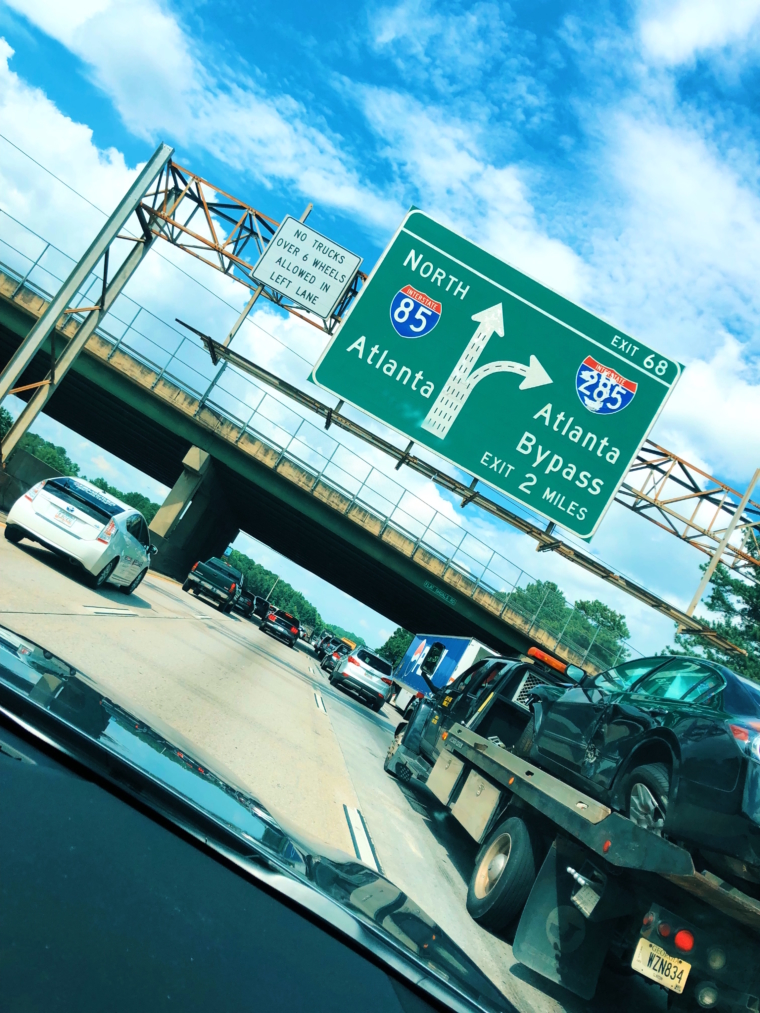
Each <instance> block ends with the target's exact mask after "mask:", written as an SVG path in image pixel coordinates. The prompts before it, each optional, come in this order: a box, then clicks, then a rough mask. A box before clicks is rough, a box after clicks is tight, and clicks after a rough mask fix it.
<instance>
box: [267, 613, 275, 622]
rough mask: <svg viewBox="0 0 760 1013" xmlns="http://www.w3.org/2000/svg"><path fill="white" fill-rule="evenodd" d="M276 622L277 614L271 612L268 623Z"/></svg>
mask: <svg viewBox="0 0 760 1013" xmlns="http://www.w3.org/2000/svg"><path fill="white" fill-rule="evenodd" d="M274 620H275V614H274V612H270V613H269V615H268V616H267V622H272V623H273V622H274Z"/></svg>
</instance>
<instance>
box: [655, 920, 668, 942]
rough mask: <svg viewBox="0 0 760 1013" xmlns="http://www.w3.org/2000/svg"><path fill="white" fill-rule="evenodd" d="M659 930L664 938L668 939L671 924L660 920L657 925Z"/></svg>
mask: <svg viewBox="0 0 760 1013" xmlns="http://www.w3.org/2000/svg"><path fill="white" fill-rule="evenodd" d="M657 931H658V932H659V933H660V935H661V936H662V938H663V939H667V938H668V936H669V935H670V925H668V923H667V922H660V924H659V925H658V926H657Z"/></svg>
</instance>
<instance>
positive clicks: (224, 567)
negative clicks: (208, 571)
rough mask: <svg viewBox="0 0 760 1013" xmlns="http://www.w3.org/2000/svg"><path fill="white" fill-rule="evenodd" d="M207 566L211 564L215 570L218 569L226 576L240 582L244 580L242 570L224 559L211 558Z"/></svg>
mask: <svg viewBox="0 0 760 1013" xmlns="http://www.w3.org/2000/svg"><path fill="white" fill-rule="evenodd" d="M206 566H210V567H211V568H212V569H214V570H218V571H219V573H221V574H222V575H223V576H225V577H229V578H230V580H234V581H235V582H236V583H238V584H240V583H242V580H243V575H242V573H241V572H240V570H236V569H235V568H234V567H233V566H230V565H229V564H228V563H225V562H224V560H222V559H209V560H208V562H207V563H206Z"/></svg>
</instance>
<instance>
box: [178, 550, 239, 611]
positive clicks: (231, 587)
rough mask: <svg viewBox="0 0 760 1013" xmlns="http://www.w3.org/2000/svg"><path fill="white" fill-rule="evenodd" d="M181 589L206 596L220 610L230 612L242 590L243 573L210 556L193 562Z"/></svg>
mask: <svg viewBox="0 0 760 1013" xmlns="http://www.w3.org/2000/svg"><path fill="white" fill-rule="evenodd" d="M182 590H183V591H192V592H193V594H196V595H198V597H200V598H208V599H209V600H210V601H212V602H214V604H215V605H217V607H218V608H219V611H220V612H231V611H232V609H233V606H234V605H235V602H236V601H237V599H238V598H239V597H240V594H241V593H242V590H243V574H242V573H241V572H240V570H236V569H235V567H234V566H230V565H229V564H228V563H225V561H224V560H223V559H219V558H218V557H217V556H212V557H211V559H207V560H206V562H205V563H202V562H200V561H198V562H197V563H195V565H194V566H193V568H192V570H191V571H190V573H188V575H187V578H186V579H185V583H184V584H183V585H182Z"/></svg>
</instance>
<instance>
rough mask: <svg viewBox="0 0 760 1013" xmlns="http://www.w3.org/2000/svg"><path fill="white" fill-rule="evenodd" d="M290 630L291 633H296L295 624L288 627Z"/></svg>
mask: <svg viewBox="0 0 760 1013" xmlns="http://www.w3.org/2000/svg"><path fill="white" fill-rule="evenodd" d="M290 632H291V633H298V627H297V626H291V627H290Z"/></svg>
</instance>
